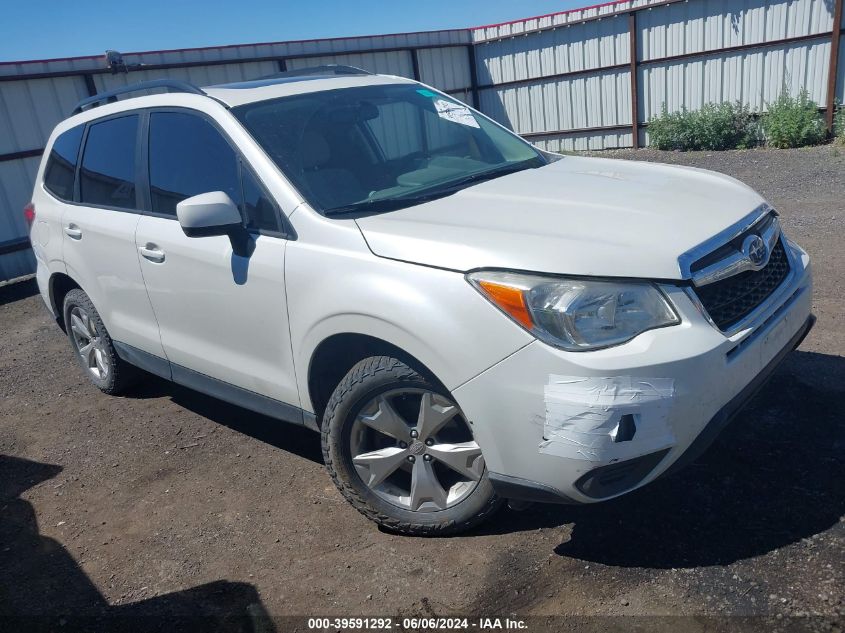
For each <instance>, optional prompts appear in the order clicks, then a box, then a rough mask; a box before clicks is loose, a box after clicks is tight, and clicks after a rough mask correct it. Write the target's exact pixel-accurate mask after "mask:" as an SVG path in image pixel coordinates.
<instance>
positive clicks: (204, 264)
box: [136, 110, 299, 407]
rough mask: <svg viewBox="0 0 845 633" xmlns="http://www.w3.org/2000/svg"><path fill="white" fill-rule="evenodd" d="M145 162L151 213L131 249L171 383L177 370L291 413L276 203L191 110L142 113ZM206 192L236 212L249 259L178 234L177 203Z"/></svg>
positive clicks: (294, 395) (294, 400) (222, 243)
mask: <svg viewBox="0 0 845 633" xmlns="http://www.w3.org/2000/svg"><path fill="white" fill-rule="evenodd" d="M148 155H149V156H148V163H149V185H150V187H149V200H148V205H149V207H150V209H151V212H150V213H148V214H146V215H144V216H143V217H141V220H140V222H139V223H138V228H137V231H136V246H137V248H138V251H139V253H140V254H141V269H142V272H143V276H144V281H145V282H146V286H147V291H148V292H149V296H150V300H151V301H152V304H153V308H154V310H155V315H156V319H157V320H158V324H159V329H160V331H161V341H162V345H163V347H164V351H165V353H166V354H167V358H168V359H169V360H170V362H171V363H172V364H173V366H174V367H173V372H174V378H177V376H178V375H180V371H182V370H184V369H186V370H190V372H195V373H196V374H199V375H200V378H202V377H210V378H214V379H217V380H220V381H223V382H225V383H229V384H230V385H235V386H236V387H239V388H241V389H243V390H246V391H248V392H253V393H255V394H259V395H262V396H266V397H268V398H272V399H274V400H279V401H282V402H284V403H287V404H291V405H294V406H296V407H298V406H299V396H298V392H297V389H296V379H295V376H294V372H293V360H292V353H291V345H290V330H289V328H288V313H287V305H286V300H285V286H284V258H285V245H286V239H285V237H284V235H283V233H282V231H281V226H282V225H281V217H280V214H279V212H278V209H277V208H276V205H275V203H274V202H273V201H272V198H271V197H270V196H269V195H268V194H266V193H265V191H264V188H263V187H262V186H261V185H260V183H259V182H258V180H257V178H256V177H255V176H254V175H253V174H252V172H251V171H250V170H249V169H248V167H247V166H246V165H245V164H242V162H241V159H240V157H239V156H238V155H237V154H236V152H235V151H234V149H233V148H232V147H231V145H230V144H229V142H228V141H227V139H226V138H225V137H224V136H223V134H222V132H221V131H220V130H219V129H218V128H217V127H216V126H215V125H214V124H213V123H212V122H210V121H209V120H208V119H206V118H205V117H204V116H202V115H200V114H198V113H192V112H190V111H187V110H181V111H178V110H163V111H153V112H152V113H150V116H149V151H148ZM210 191H224V192H226V193H227V194H228V195H229V197H230V198H231V199H232V200H233V201H235V202H236V203H237V204H238V205H239V207H240V209H241V213H242V215H243V217H244V223H245V224H246V226H247V228H248V229H249V230H250V233H251V235H252V237H253V239H254V240H255V247H254V250H253V252H252V254H251V255H250V256H249V257H241V256H238V255H236V254H234V253H233V251H232V246H231V244H230V241H229V238H228V237H226V236H213V237H195V238H189V237H187V236H186V235H185V234H184V232H183V231H182V228H181V227H180V225H179V222H178V220H177V219H176V204H177V203H178V202H180V201H181V200H184V199H185V198H188V197H191V196H194V195H198V194H200V193H207V192H210ZM183 375H184V374H183ZM189 382H190V381H189Z"/></svg>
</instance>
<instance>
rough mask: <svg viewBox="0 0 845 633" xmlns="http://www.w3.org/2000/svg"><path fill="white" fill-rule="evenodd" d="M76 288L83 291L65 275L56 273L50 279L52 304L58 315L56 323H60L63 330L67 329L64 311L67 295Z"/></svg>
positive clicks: (54, 311)
mask: <svg viewBox="0 0 845 633" xmlns="http://www.w3.org/2000/svg"><path fill="white" fill-rule="evenodd" d="M74 288H80V290H81V286H80V285H79V284H78V283H76V282H75V281H74V280H73V279H72V278H71V277H69V276H67V275H65V274H64V273H56V274H54V275H53V276H52V277H50V303H52V304H53V313H54V314H55V315H56V321H58V323H59V327H60V328H62V330H64V329H65V315H64V313H63V310H62V308H63V306H64V303H65V295H67V293H69V292H70V291H71V290H73V289H74Z"/></svg>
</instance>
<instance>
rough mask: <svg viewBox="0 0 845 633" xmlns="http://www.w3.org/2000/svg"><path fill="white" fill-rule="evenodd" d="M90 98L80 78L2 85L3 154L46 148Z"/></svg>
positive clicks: (0, 149) (0, 145)
mask: <svg viewBox="0 0 845 633" xmlns="http://www.w3.org/2000/svg"><path fill="white" fill-rule="evenodd" d="M87 96H88V92H87V91H86V89H85V82H84V81H83V79H82V78H81V77H61V78H55V79H32V80H29V81H4V82H0V154H11V153H14V152H22V151H26V150H34V149H41V148H43V147H44V143H45V142H46V141H47V138H48V137H49V136H50V132H52V131H53V128H54V127H55V126H56V124H57V123H58V122H59V121H61V120H62V119H65V118H66V117H67V116H68V114H70V111H71V110H72V109H73V107H74V106H75V105H76V104H77V102H78V101H79V100H80V99H84V98H85V97H87ZM2 240H3V238H2V237H1V236H0V241H2Z"/></svg>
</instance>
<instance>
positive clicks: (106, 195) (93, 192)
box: [79, 114, 138, 209]
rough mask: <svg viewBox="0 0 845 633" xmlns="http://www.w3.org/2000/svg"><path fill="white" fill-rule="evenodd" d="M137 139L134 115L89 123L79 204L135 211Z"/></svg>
mask: <svg viewBox="0 0 845 633" xmlns="http://www.w3.org/2000/svg"><path fill="white" fill-rule="evenodd" d="M137 137H138V115H137V114H133V115H129V116H122V117H119V118H116V119H108V120H106V121H101V122H100V123H92V124H91V125H90V126H89V127H88V137H87V139H86V140H85V150H84V152H83V156H82V168H81V169H80V172H79V199H80V201H81V202H83V203H87V204H95V205H102V206H107V207H117V208H121V209H134V208H135V146H136V142H137Z"/></svg>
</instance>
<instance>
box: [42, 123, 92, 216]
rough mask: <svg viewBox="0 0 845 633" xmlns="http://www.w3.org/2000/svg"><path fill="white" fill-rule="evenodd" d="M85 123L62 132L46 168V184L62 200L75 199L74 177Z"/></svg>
mask: <svg viewBox="0 0 845 633" xmlns="http://www.w3.org/2000/svg"><path fill="white" fill-rule="evenodd" d="M84 130H85V126H84V125H79V126H77V127H75V128H71V129H70V130H68V131H67V132H62V133H61V134H60V135H59V136H58V137H57V138H56V141H55V142H54V143H53V147H52V149H51V150H50V156H49V157H48V158H47V166H46V167H45V168H44V186H45V187H46V188H47V189H48V190H49V191H50V192H51V193H53V194H54V195H55V196H56V197H57V198H59V199H61V200H68V201H71V200H73V178H74V174H75V172H76V158H77V156H78V155H79V145H80V144H81V143H82V133H83V132H84Z"/></svg>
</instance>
